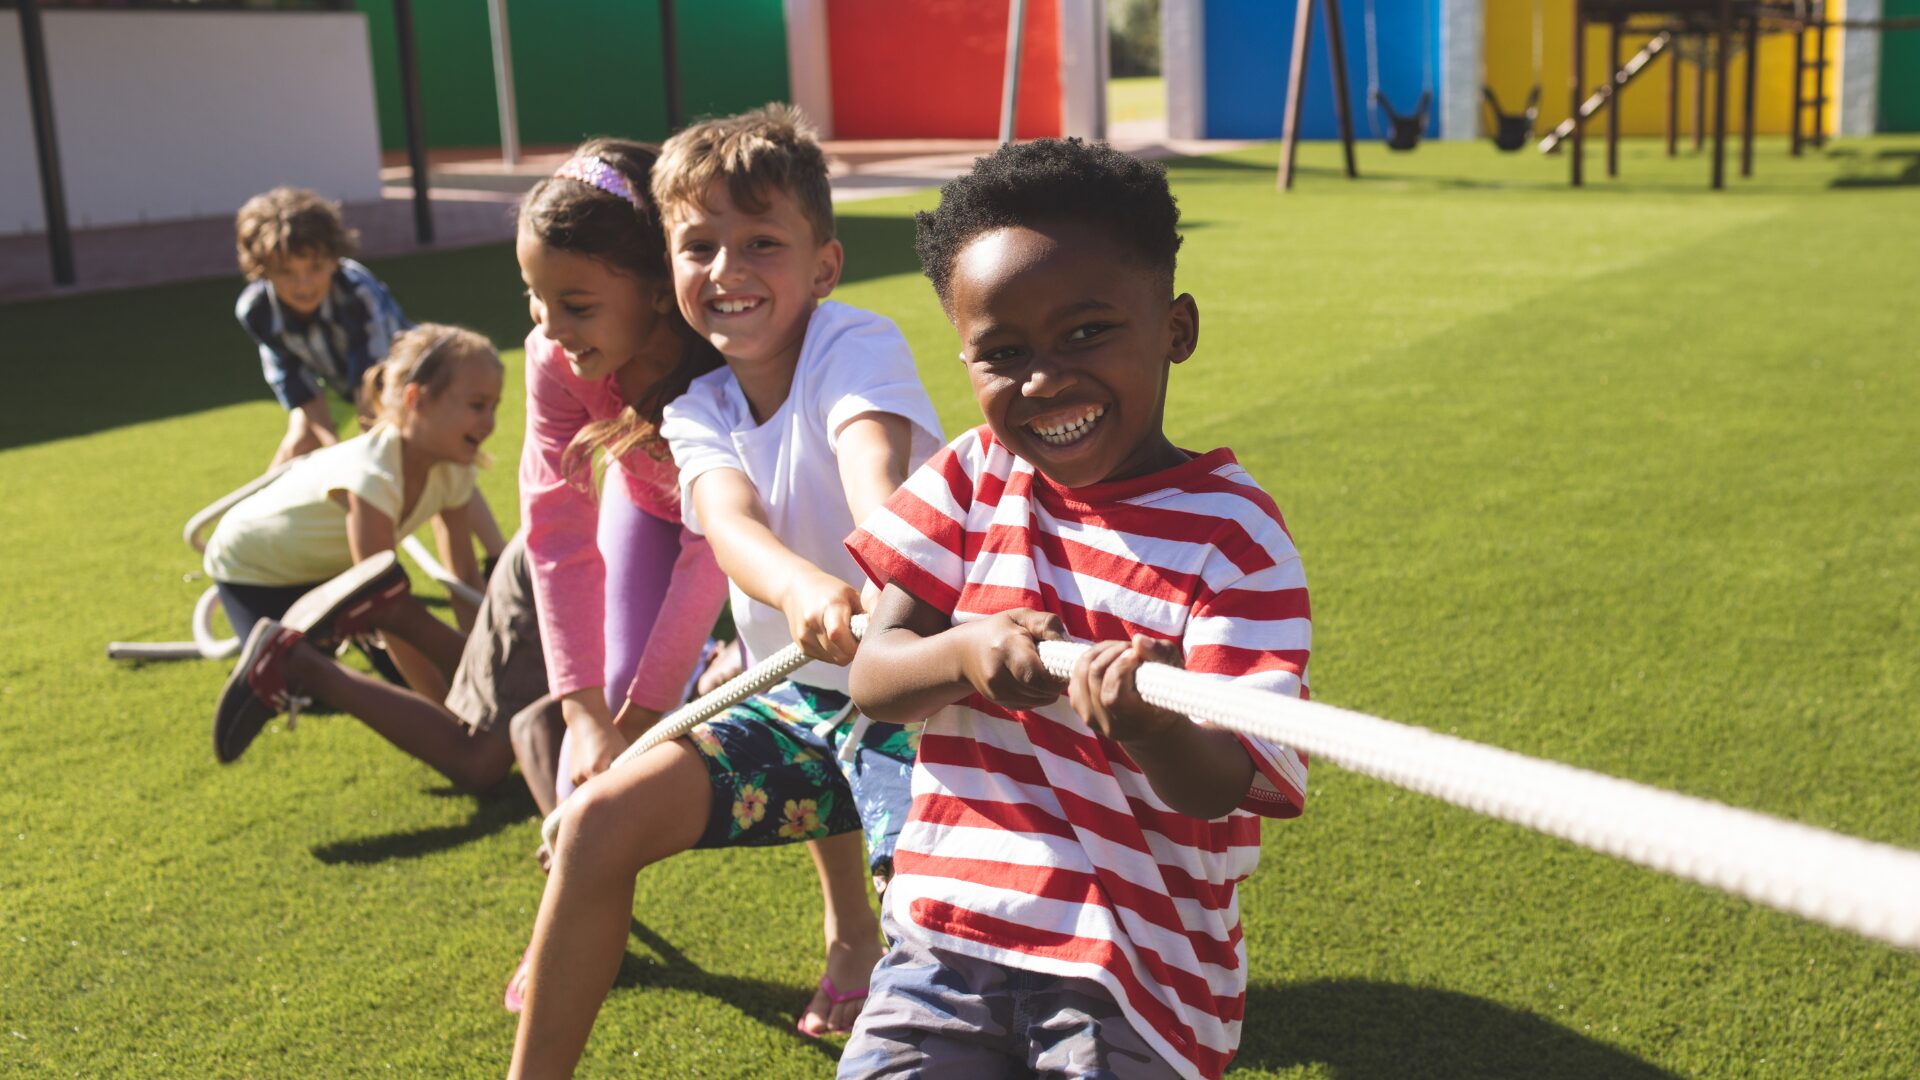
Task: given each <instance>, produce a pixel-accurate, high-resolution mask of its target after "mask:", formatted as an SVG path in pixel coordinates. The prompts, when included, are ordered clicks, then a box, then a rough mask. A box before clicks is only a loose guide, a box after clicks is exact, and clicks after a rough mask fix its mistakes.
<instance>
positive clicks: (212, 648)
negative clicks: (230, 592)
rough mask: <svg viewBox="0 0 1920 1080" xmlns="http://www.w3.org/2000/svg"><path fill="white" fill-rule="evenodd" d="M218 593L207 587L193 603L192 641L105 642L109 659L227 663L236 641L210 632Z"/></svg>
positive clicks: (237, 649) (236, 651) (237, 644)
mask: <svg viewBox="0 0 1920 1080" xmlns="http://www.w3.org/2000/svg"><path fill="white" fill-rule="evenodd" d="M219 600H220V590H218V589H215V588H213V587H212V586H208V588H207V591H205V592H203V593H201V594H200V599H198V600H196V601H194V604H193V640H192V641H109V642H107V659H109V660H227V659H230V658H232V657H234V656H236V655H238V654H239V652H240V639H239V638H237V637H226V638H223V637H219V636H217V635H215V634H214V632H213V609H214V606H215V605H216V604H218V603H219Z"/></svg>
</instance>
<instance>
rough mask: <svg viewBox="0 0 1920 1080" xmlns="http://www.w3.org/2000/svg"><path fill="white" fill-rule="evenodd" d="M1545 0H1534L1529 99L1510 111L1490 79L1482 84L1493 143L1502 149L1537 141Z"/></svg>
mask: <svg viewBox="0 0 1920 1080" xmlns="http://www.w3.org/2000/svg"><path fill="white" fill-rule="evenodd" d="M1541 2H1542V0H1533V89H1531V90H1529V91H1527V103H1526V105H1525V106H1523V107H1522V108H1521V109H1520V111H1519V112H1516V113H1510V112H1508V111H1507V110H1505V109H1503V108H1501V107H1500V99H1499V97H1497V96H1495V94H1494V92H1493V86H1492V85H1491V84H1489V83H1487V82H1484V81H1483V82H1482V83H1481V84H1480V94H1481V96H1482V97H1483V98H1485V99H1486V102H1487V108H1488V109H1490V110H1492V112H1493V145H1494V146H1495V147H1497V148H1499V149H1500V151H1501V152H1502V153H1508V154H1511V153H1514V152H1515V151H1517V150H1521V149H1524V148H1525V147H1526V145H1527V144H1528V143H1530V142H1532V141H1533V125H1534V123H1535V122H1536V121H1538V120H1539V119H1540V82H1541V68H1542V63H1541V57H1542V55H1543V54H1544V52H1545V49H1544V48H1543V47H1542V41H1543V36H1544V35H1543V33H1542V31H1541V22H1542V20H1541V12H1540V5H1541Z"/></svg>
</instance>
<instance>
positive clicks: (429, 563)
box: [400, 536, 484, 607]
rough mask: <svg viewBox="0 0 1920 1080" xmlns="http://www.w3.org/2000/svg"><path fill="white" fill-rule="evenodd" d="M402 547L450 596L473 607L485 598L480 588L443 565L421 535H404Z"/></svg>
mask: <svg viewBox="0 0 1920 1080" xmlns="http://www.w3.org/2000/svg"><path fill="white" fill-rule="evenodd" d="M400 549H401V550H402V551H405V552H406V553H407V557H408V558H410V559H412V560H413V563H414V565H415V566H418V567H419V568H420V571H421V572H422V573H424V574H426V575H427V576H428V577H430V578H432V579H433V580H435V581H437V582H439V583H440V585H441V587H442V588H444V589H446V590H447V594H448V595H449V596H452V597H455V598H456V599H458V600H460V601H461V602H462V603H465V604H469V605H471V606H473V607H479V606H480V601H481V600H482V599H484V597H482V596H481V594H480V590H479V589H476V588H474V587H473V586H471V585H469V584H467V583H466V582H464V581H461V580H460V579H459V578H458V577H456V576H454V573H453V571H451V570H449V569H447V568H446V567H445V566H444V565H442V564H441V562H440V560H439V559H437V558H435V557H434V554H433V552H432V551H430V550H428V549H427V545H425V544H423V543H421V542H420V538H419V537H417V536H408V537H403V538H402V539H401V540H400Z"/></svg>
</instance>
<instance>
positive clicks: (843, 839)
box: [800, 832, 886, 1035]
mask: <svg viewBox="0 0 1920 1080" xmlns="http://www.w3.org/2000/svg"><path fill="white" fill-rule="evenodd" d="M807 853H808V854H810V855H812V856H813V868H814V870H816V871H817V872H818V873H819V874H820V895H821V896H822V897H823V898H824V899H825V900H826V908H827V910H826V919H825V925H824V927H823V928H822V929H823V931H824V933H825V936H826V944H827V978H828V979H829V980H830V981H831V982H832V983H833V985H834V987H835V988H836V989H838V990H839V991H840V992H841V993H842V994H849V993H853V992H854V991H857V990H864V989H865V988H866V986H867V980H868V979H870V978H872V976H873V968H874V965H876V964H878V963H879V962H880V957H881V956H882V955H883V954H884V953H885V952H886V950H885V949H884V948H883V947H882V945H881V941H880V920H879V919H878V918H876V917H875V916H874V914H873V907H872V905H871V904H870V903H869V902H868V900H867V881H868V876H867V848H866V839H865V838H864V837H863V836H862V835H861V834H860V833H858V832H850V833H843V834H841V835H839V836H829V837H827V838H826V839H825V840H815V841H813V842H812V843H810V844H808V845H807ZM864 1004H865V1001H864V1000H860V1001H845V1002H841V1003H839V1004H834V1003H833V1001H832V1000H830V999H829V998H828V997H827V994H826V991H825V990H824V989H822V990H816V991H814V995H813V1000H812V1001H809V1002H807V1009H806V1012H804V1013H802V1014H801V1016H800V1026H801V1029H802V1030H804V1031H806V1032H807V1033H809V1034H813V1035H819V1034H822V1033H824V1032H827V1031H846V1030H847V1029H849V1028H851V1027H853V1022H854V1020H856V1019H857V1018H859V1016H860V1007H861V1006H862V1005H864Z"/></svg>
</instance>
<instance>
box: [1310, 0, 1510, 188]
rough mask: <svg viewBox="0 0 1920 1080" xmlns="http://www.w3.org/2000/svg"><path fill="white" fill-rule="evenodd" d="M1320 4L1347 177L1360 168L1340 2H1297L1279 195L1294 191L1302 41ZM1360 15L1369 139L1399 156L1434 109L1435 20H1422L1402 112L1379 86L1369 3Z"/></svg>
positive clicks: (1373, 15) (1424, 126)
mask: <svg viewBox="0 0 1920 1080" xmlns="http://www.w3.org/2000/svg"><path fill="white" fill-rule="evenodd" d="M1323 5H1324V7H1325V9H1326V19H1327V53H1328V59H1329V60H1330V61H1331V64H1332V68H1333V106H1334V113H1335V115H1336V116H1337V117H1338V118H1339V123H1340V143H1341V147H1342V149H1343V150H1344V152H1345V155H1346V174H1347V179H1349V180H1357V179H1359V178H1360V170H1359V168H1358V167H1357V166H1356V165H1355V164H1354V158H1353V106H1352V103H1351V102H1350V101H1349V100H1348V98H1347V57H1346V45H1345V35H1344V33H1343V32H1342V30H1341V27H1340V3H1339V0H1300V3H1299V6H1298V7H1296V8H1295V9H1294V21H1293V48H1292V50H1291V51H1290V53H1289V56H1290V59H1291V63H1290V66H1289V67H1288V69H1287V104H1286V111H1285V113H1284V114H1283V116H1282V120H1281V134H1280V142H1281V151H1280V169H1279V174H1278V176H1277V177H1276V178H1275V180H1274V185H1275V186H1276V187H1278V188H1279V189H1280V190H1282V191H1290V190H1292V188H1293V164H1294V156H1295V152H1296V151H1297V149H1298V148H1299V145H1300V109H1301V106H1302V104H1303V102H1304V100H1305V96H1306V95H1305V91H1306V76H1307V42H1308V41H1309V40H1310V39H1311V38H1312V36H1313V19H1314V11H1315V9H1316V8H1318V7H1321V6H1323ZM1363 14H1364V16H1365V28H1366V38H1367V124H1368V126H1369V127H1370V128H1371V129H1372V131H1373V135H1374V137H1375V138H1377V139H1380V140H1381V141H1382V142H1384V143H1385V144H1386V146H1387V148H1388V149H1390V150H1394V151H1401V152H1404V151H1408V150H1413V149H1415V148H1416V147H1418V146H1419V145H1420V139H1421V137H1422V136H1424V135H1425V134H1426V130H1427V124H1428V122H1429V119H1430V117H1431V115H1432V111H1433V103H1434V97H1435V95H1434V90H1433V87H1434V71H1433V37H1434V29H1433V18H1434V16H1433V15H1432V14H1431V13H1430V12H1429V13H1426V14H1423V15H1422V17H1421V23H1420V29H1421V43H1420V99H1419V101H1418V102H1417V103H1416V104H1415V105H1414V107H1413V111H1412V112H1410V113H1402V112H1400V111H1399V110H1398V109H1395V108H1394V106H1393V102H1392V100H1391V99H1389V98H1388V97H1387V94H1386V91H1385V90H1384V89H1383V88H1382V87H1381V85H1380V70H1381V66H1382V65H1381V63H1380V40H1379V27H1378V24H1379V17H1378V15H1377V13H1376V12H1375V10H1374V0H1365V8H1364V12H1363ZM1496 108H1497V106H1496ZM1382 119H1384V120H1385V125H1384V131H1383V130H1382V127H1383V125H1382V124H1381V122H1380V121H1381V120H1382Z"/></svg>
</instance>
